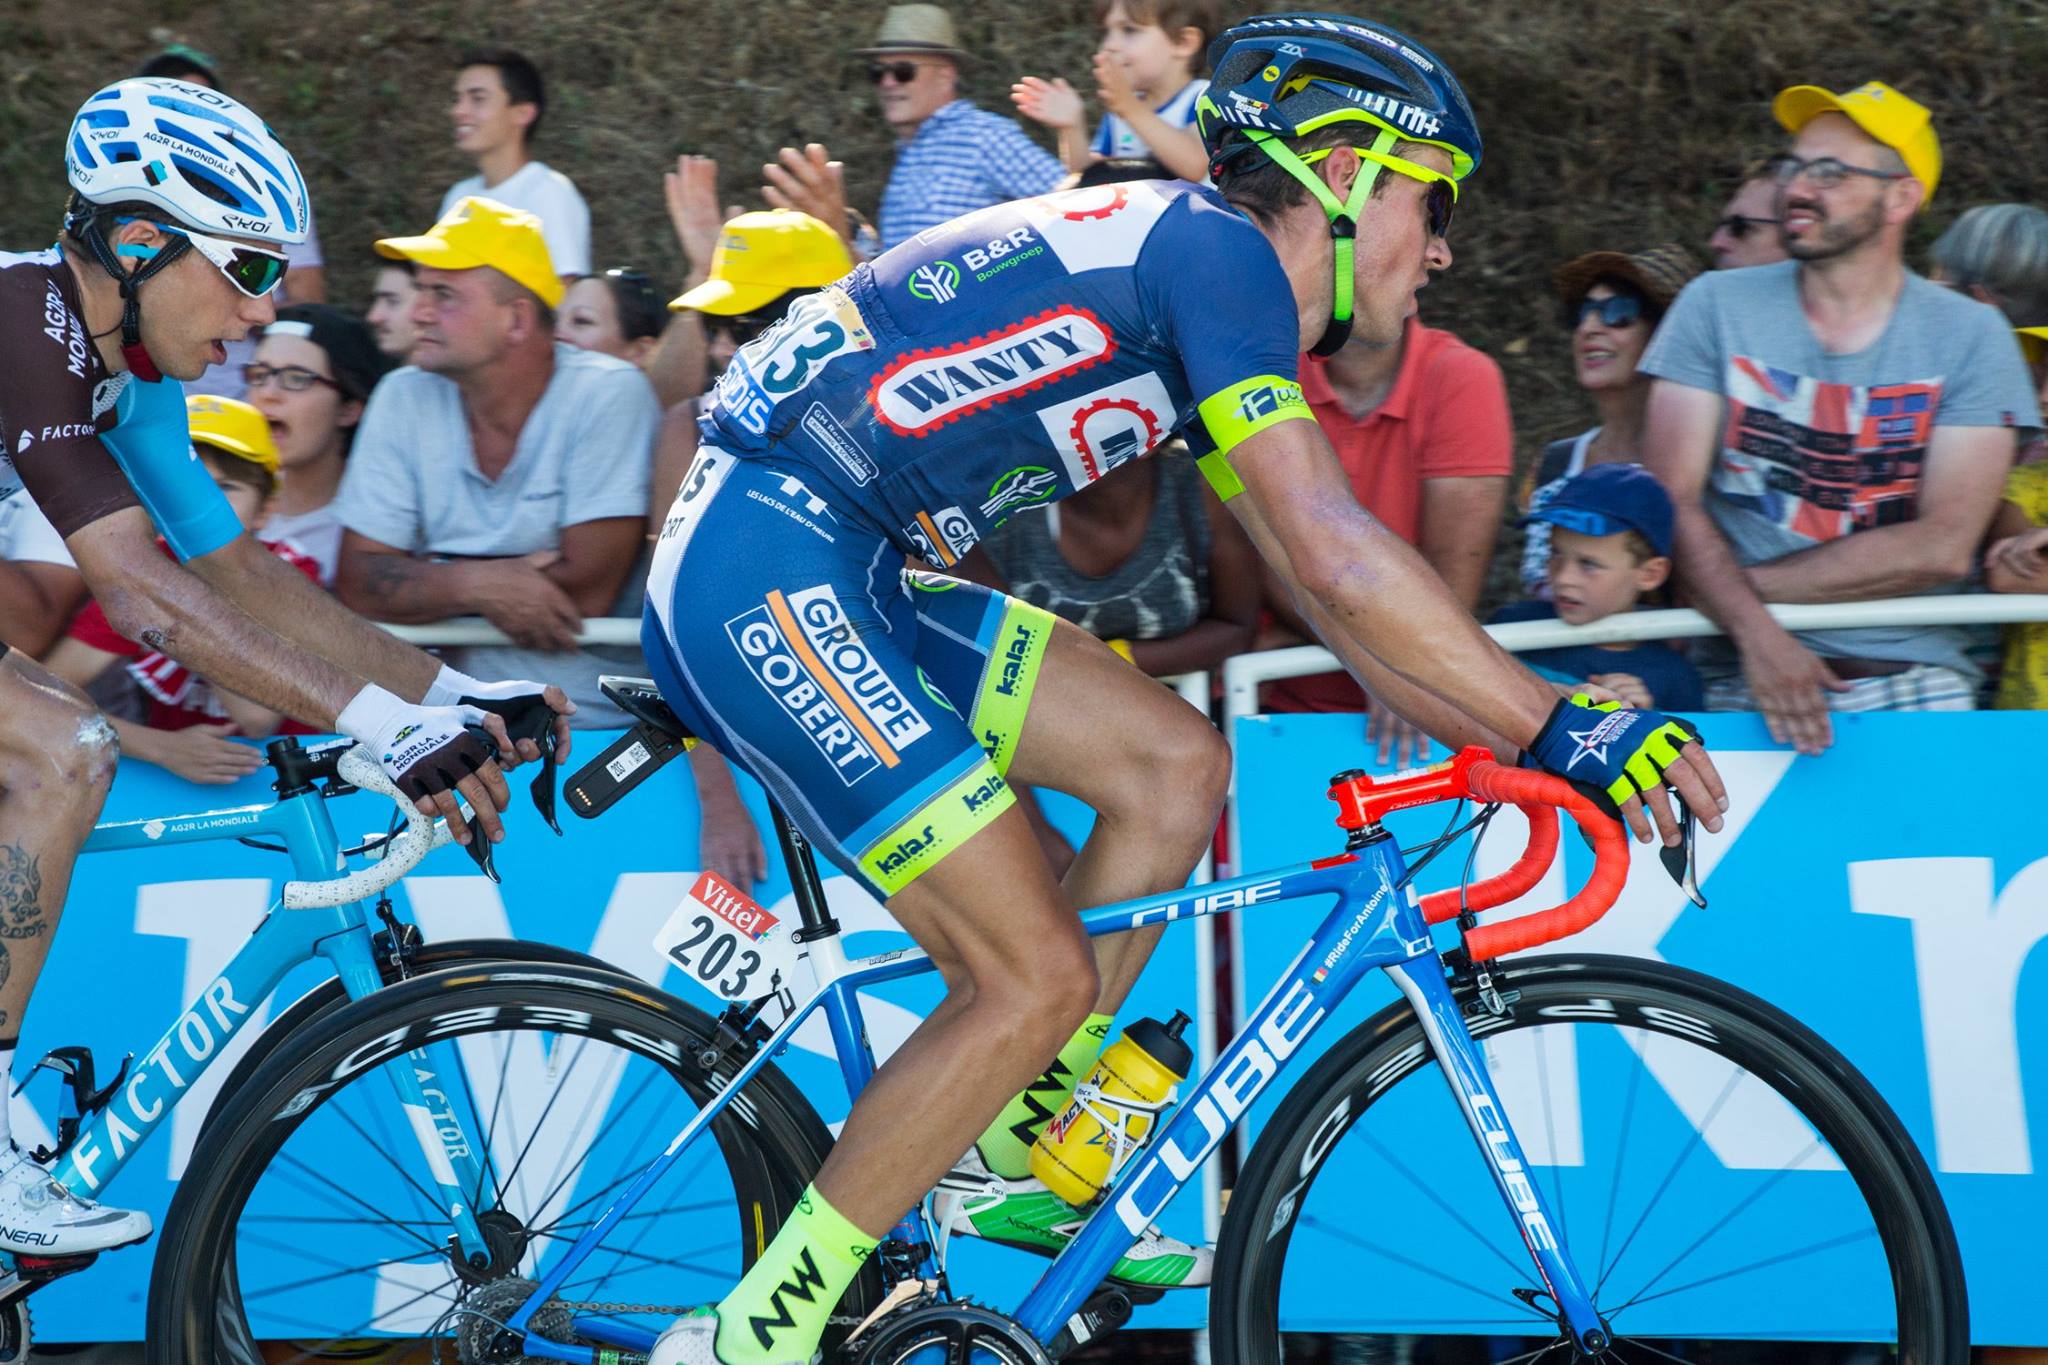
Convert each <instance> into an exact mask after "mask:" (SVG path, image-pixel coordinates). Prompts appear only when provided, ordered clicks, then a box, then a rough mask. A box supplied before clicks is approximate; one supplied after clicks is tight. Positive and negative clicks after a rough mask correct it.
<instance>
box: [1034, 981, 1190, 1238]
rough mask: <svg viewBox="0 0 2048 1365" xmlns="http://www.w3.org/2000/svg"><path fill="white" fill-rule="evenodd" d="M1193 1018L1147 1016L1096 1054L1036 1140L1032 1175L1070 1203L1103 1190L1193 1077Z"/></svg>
mask: <svg viewBox="0 0 2048 1365" xmlns="http://www.w3.org/2000/svg"><path fill="white" fill-rule="evenodd" d="M1188 1022H1189V1021H1188V1016H1187V1015H1185V1014H1182V1013H1181V1012H1180V1011H1178V1010H1176V1011H1174V1015H1173V1021H1172V1022H1171V1023H1167V1024H1162V1023H1160V1022H1159V1021H1158V1020H1157V1019H1140V1020H1138V1021H1137V1022H1136V1023H1134V1024H1132V1025H1131V1026H1130V1027H1129V1028H1127V1029H1125V1030H1124V1032H1123V1036H1122V1037H1121V1038H1119V1039H1117V1040H1116V1042H1115V1043H1113V1044H1111V1045H1110V1046H1109V1048H1108V1049H1107V1050H1105V1051H1104V1052H1103V1054H1102V1056H1101V1057H1099V1058H1097V1059H1096V1062H1095V1069H1094V1070H1093V1071H1091V1072H1089V1073H1088V1079H1087V1080H1085V1081H1083V1082H1081V1083H1080V1084H1079V1085H1077V1086H1075V1087H1074V1094H1073V1098H1072V1099H1070V1100H1069V1101H1068V1102H1067V1107H1066V1108H1065V1109H1064V1110H1062V1111H1061V1112H1060V1114H1059V1116H1058V1117H1056V1118H1055V1119H1053V1121H1052V1122H1051V1123H1049V1124H1047V1125H1046V1126H1045V1131H1044V1132H1042V1133H1040V1134H1039V1135H1038V1141H1036V1142H1034V1143H1033V1144H1032V1145H1031V1174H1033V1175H1035V1176H1037V1177H1038V1178H1039V1179H1040V1180H1043V1181H1044V1182H1045V1184H1046V1188H1047V1189H1049V1190H1051V1191H1052V1192H1053V1193H1054V1194H1056V1195H1058V1196H1059V1197H1060V1198H1062V1199H1064V1200H1066V1201H1067V1202H1068V1203H1069V1204H1085V1203H1087V1202H1088V1201H1089V1200H1091V1199H1093V1198H1095V1197H1096V1196H1097V1195H1099V1194H1101V1193H1102V1191H1103V1190H1104V1189H1106V1188H1107V1187H1108V1186H1109V1183H1110V1181H1112V1180H1114V1179H1115V1178H1116V1173H1117V1172H1118V1171H1120V1170H1122V1169H1123V1165H1124V1163H1125V1162H1126V1161H1128V1160H1129V1159H1130V1158H1131V1155H1132V1154H1133V1153H1135V1152H1136V1151H1137V1150H1138V1148H1139V1147H1141V1146H1143V1145H1144V1143H1145V1137H1146V1135H1147V1134H1148V1133H1150V1132H1151V1131H1152V1125H1153V1123H1154V1121H1155V1120H1156V1119H1157V1118H1158V1115H1159V1111H1160V1110H1161V1109H1163V1108H1164V1107H1165V1106H1166V1104H1167V1102H1168V1101H1169V1100H1170V1099H1171V1098H1172V1096H1173V1087H1174V1086H1175V1085H1177V1084H1179V1083H1180V1081H1181V1080H1182V1079H1183V1078H1184V1077H1186V1075H1187V1074H1188V1068H1189V1067H1190V1066H1191V1065H1193V1063H1194V1060H1195V1058H1194V1053H1193V1052H1192V1051H1191V1050H1190V1049H1189V1048H1188V1045H1187V1043H1186V1042H1185V1041H1184V1040H1183V1039H1182V1038H1181V1036H1180V1035H1181V1030H1182V1029H1185V1028H1186V1027H1187V1026H1188Z"/></svg>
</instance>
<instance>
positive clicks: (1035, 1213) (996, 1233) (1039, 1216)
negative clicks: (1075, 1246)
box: [932, 1151, 1216, 1289]
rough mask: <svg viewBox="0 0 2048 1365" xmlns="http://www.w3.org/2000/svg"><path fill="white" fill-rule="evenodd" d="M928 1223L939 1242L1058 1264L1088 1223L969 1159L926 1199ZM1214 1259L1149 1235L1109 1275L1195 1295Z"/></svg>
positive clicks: (1029, 1186)
mask: <svg viewBox="0 0 2048 1365" xmlns="http://www.w3.org/2000/svg"><path fill="white" fill-rule="evenodd" d="M932 1221H933V1222H934V1223H935V1224H936V1225H937V1226H938V1229H939V1236H940V1237H941V1238H942V1239H943V1238H946V1237H949V1236H951V1235H953V1234H956V1233H957V1234H959V1235H961V1236H965V1237H982V1238H986V1239H987V1240H988V1241H991V1242H1000V1243H1002V1244H1003V1245H1004V1246H1011V1247H1017V1248H1019V1249H1020V1250H1023V1251H1030V1252H1035V1253H1037V1254H1038V1255H1041V1256H1057V1255H1059V1254H1060V1253H1061V1252H1062V1251H1065V1250H1066V1248H1067V1243H1069V1242H1071V1241H1073V1240H1074V1237H1075V1234H1077V1233H1079V1232H1080V1231H1081V1228H1082V1226H1083V1225H1084V1224H1085V1223H1087V1221H1088V1214H1087V1212H1086V1211H1084V1210H1082V1209H1077V1208H1075V1207H1074V1206H1073V1205H1072V1204H1069V1203H1068V1202H1067V1201H1066V1200H1064V1199H1062V1198H1060V1197H1059V1196H1058V1195H1056V1194H1054V1193H1053V1192H1052V1191H1051V1190H1049V1189H1047V1188H1046V1187H1045V1182H1044V1181H1042V1180H1034V1179H1031V1178H1029V1177H1026V1178H1024V1179H1022V1180H1010V1179H1005V1178H1004V1177H1002V1176H999V1175H997V1174H996V1173H995V1172H993V1171H991V1170H989V1168H988V1166H987V1165H986V1164H985V1163H984V1162H983V1161H982V1159H981V1153H980V1152H978V1151H969V1152H968V1153H967V1155H966V1156H964V1157H962V1158H961V1159H960V1162H959V1164H958V1165H956V1166H954V1167H953V1169H952V1170H951V1171H949V1172H947V1173H946V1176H945V1178H944V1179H943V1180H941V1181H939V1183H938V1187H937V1188H936V1189H934V1190H933V1191H932ZM1215 1259H1216V1256H1215V1252H1214V1251H1213V1250H1211V1249H1210V1248H1208V1247H1198V1246H1190V1245H1188V1244H1187V1243H1186V1242H1183V1241H1180V1240H1179V1239H1178V1238H1174V1237H1168V1236H1167V1235H1166V1234H1165V1233H1163V1232H1161V1231H1160V1230H1159V1229H1158V1228H1156V1227H1148V1228H1146V1229H1145V1231H1144V1232H1143V1233H1141V1234H1139V1237H1138V1240H1137V1241H1136V1242H1135V1243H1133V1244H1132V1246H1131V1249H1130V1250H1129V1251H1127V1252H1125V1253H1124V1254H1123V1256H1122V1258H1121V1259H1119V1260H1118V1261H1117V1263H1116V1265H1115V1266H1114V1267H1112V1268H1111V1270H1110V1272H1109V1277H1110V1279H1112V1280H1115V1281H1116V1282H1117V1283H1119V1284H1131V1285H1145V1286H1149V1287H1151V1288H1154V1289H1194V1288H1199V1287H1200V1286H1202V1285H1206V1284H1207V1283H1209V1275H1210V1272H1211V1270H1212V1269H1213V1267H1214V1263H1215Z"/></svg>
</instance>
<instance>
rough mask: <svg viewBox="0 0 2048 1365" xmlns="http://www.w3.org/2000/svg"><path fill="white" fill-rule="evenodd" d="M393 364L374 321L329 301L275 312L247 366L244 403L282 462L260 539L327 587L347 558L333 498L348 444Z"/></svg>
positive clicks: (346, 459)
mask: <svg viewBox="0 0 2048 1365" xmlns="http://www.w3.org/2000/svg"><path fill="white" fill-rule="evenodd" d="M391 368H392V362H391V360H390V358H389V357H387V356H386V355H385V354H384V352H383V351H382V350H380V349H378V346H377V338H376V334H375V333H373V332H372V331H371V330H370V328H369V326H368V324H366V323H364V322H362V321H361V320H360V319H358V318H356V317H354V316H352V315H350V314H348V313H344V312H342V311H341V310H340V309H339V308H331V307H329V306H328V305H326V304H324V303H300V304H293V305H292V306H291V307H289V308H280V309H278V310H277V321H276V322H273V323H271V324H270V326H268V327H266V328H264V329H263V335H262V338H261V340H259V341H258V342H257V344H256V351H255V355H254V358H253V359H252V360H251V361H250V362H249V363H248V364H247V365H244V366H243V367H242V381H243V383H244V384H245V385H246V387H247V392H248V401H249V402H250V403H252V404H254V405H255V407H256V408H257V410H258V411H260V412H261V413H262V414H263V416H264V417H265V418H266V419H267V420H268V421H269V423H270V435H271V439H272V440H274V441H275V442H276V443H277V452H278V458H279V461H280V468H279V486H278V490H277V493H276V495H275V496H274V497H273V498H272V499H271V502H270V506H269V509H268V510H269V518H268V520H266V521H265V522H264V523H263V531H262V538H263V539H264V540H271V541H287V542H290V543H291V544H293V545H296V546H298V548H300V549H301V550H303V551H305V552H306V553H307V554H308V555H310V556H311V557H312V559H313V560H314V562H315V563H317V564H318V565H319V566H320V586H321V587H323V588H330V589H331V588H332V587H333V586H334V571H335V567H336V565H337V564H338V563H339V561H340V559H341V531H342V525H341V518H340V516H339V515H338V514H337V512H336V509H335V507H334V495H335V494H336V493H337V492H339V491H340V489H341V476H342V473H343V472H344V471H345V470H346V468H347V461H348V451H349V446H350V445H351V444H352V443H353V442H354V440H355V436H356V424H357V423H359V422H361V421H362V418H363V405H364V404H365V403H367V402H369V401H370V390H372V389H374V388H375V387H377V381H378V380H379V379H382V378H383V377H384V376H385V374H387V373H388V372H389V371H390V370H391Z"/></svg>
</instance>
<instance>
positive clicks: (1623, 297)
mask: <svg viewBox="0 0 2048 1365" xmlns="http://www.w3.org/2000/svg"><path fill="white" fill-rule="evenodd" d="M1699 273H1700V264H1699V262H1698V260H1696V259H1695V258H1694V256H1693V254H1692V253H1691V252H1690V251H1688V250H1686V249H1685V248H1684V247H1682V246H1679V245H1677V244H1676V243H1666V244H1665V245H1663V246H1657V247H1651V248H1650V249H1649V250H1647V251H1638V252H1634V253H1632V254H1631V253H1624V252H1620V251H1595V252H1590V253H1588V254H1587V255H1584V256H1580V257H1578V258H1577V259H1576V260H1571V261H1567V262H1565V263H1564V264H1563V265H1561V266H1559V267H1558V268H1557V270H1556V272H1555V273H1554V274H1553V276H1552V278H1553V280H1554V281H1555V282H1556V286H1557V296H1558V300H1559V302H1560V303H1562V304H1563V308H1564V325H1565V327H1566V328H1567V329H1568V330H1569V332H1570V335H1571V344H1572V376H1573V378H1575V379H1577V380H1578V384H1579V388H1580V389H1581V390H1582V391H1584V393H1585V394H1586V396H1587V397H1588V398H1590V399H1592V401H1593V408H1594V410H1595V411H1596V412H1598V413H1599V414H1600V423H1599V425H1598V426H1594V427H1589V428H1587V429H1586V430H1585V431H1582V432H1580V433H1579V434H1578V435H1576V436H1567V437H1564V438H1563V439H1562V440H1557V441H1552V442H1551V443H1550V444H1549V445H1547V446H1545V447H1544V448H1543V455H1542V457H1541V458H1540V459H1539V460H1538V461H1537V462H1536V469H1535V473H1534V475H1533V477H1532V478H1531V480H1530V484H1529V486H1530V488H1531V489H1532V490H1533V491H1531V492H1530V493H1529V496H1528V498H1527V500H1526V502H1525V505H1524V508H1523V510H1524V511H1526V512H1529V513H1532V514H1533V513H1535V512H1537V511H1540V510H1541V509H1542V507H1543V506H1544V504H1545V503H1547V502H1548V501H1549V500H1550V498H1551V497H1552V496H1553V495H1554V494H1555V493H1556V492H1557V490H1558V489H1559V488H1560V487H1562V486H1563V485H1564V483H1565V481H1566V480H1567V479H1570V478H1572V477H1573V476H1574V475H1576V474H1579V473H1580V472H1582V471H1583V470H1586V469H1588V468H1590V467H1591V466H1593V465H1600V464H1633V463H1636V462H1637V461H1638V460H1639V459H1640V455H1639V447H1640V443H1641V437H1642V431H1643V411H1644V407H1645V405H1646V404H1647V403H1648V402H1649V398H1650V378H1649V376H1648V375H1644V374H1638V373H1637V372H1636V362H1637V361H1639V360H1641V359H1642V358H1643V352H1644V351H1645V350H1647V349H1648V348H1649V345H1650V337H1651V335H1652V334H1653V333H1654V332H1655V331H1656V330H1657V323H1658V322H1659V321H1661V320H1662V319H1663V317H1664V312H1665V310H1666V309H1668V308H1670V306H1671V301H1672V300H1673V299H1675V298H1677V297H1678V291H1679V290H1681V289H1683V288H1685V286H1686V283H1687V282H1688V281H1689V280H1691V279H1692V277H1693V276H1695V275H1697V274H1699ZM1528 531H1529V536H1528V539H1527V540H1526V541H1525V542H1524V543H1523V547H1522V589H1523V593H1524V595H1526V596H1529V597H1538V598H1541V597H1547V596H1548V595H1549V564H1550V526H1549V524H1548V523H1546V522H1540V521H1537V522H1530V523H1529V527H1528Z"/></svg>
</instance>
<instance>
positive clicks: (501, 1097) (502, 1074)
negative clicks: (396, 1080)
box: [463, 1036, 512, 1208]
mask: <svg viewBox="0 0 2048 1365" xmlns="http://www.w3.org/2000/svg"><path fill="white" fill-rule="evenodd" d="M463 1069H464V1070H465V1071H466V1070H468V1068H467V1067H464V1068H463ZM511 1077H512V1044H511V1043H509V1042H507V1041H506V1040H505V1039H504V1038H503V1037H502V1036H501V1037H500V1038H499V1040H498V1093H497V1096H496V1097H495V1098H494V1099H492V1101H491V1121H490V1123H489V1124H488V1125H486V1126H485V1128H484V1150H485V1151H487V1152H494V1151H496V1150H497V1149H498V1144H497V1136H498V1113H499V1111H500V1110H501V1109H503V1108H504V1107H505V1084H506V1082H507V1081H509V1080H510V1079H511ZM492 1169H493V1171H495V1170H496V1167H495V1165H493V1168H492ZM491 1187H492V1188H491V1193H492V1196H493V1197H494V1198H495V1199H496V1200H497V1202H498V1205H499V1207H501V1208H502V1207H503V1206H504V1203H505V1182H504V1180H503V1179H502V1178H501V1177H499V1176H497V1175H495V1174H493V1176H492V1177H491Z"/></svg>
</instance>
